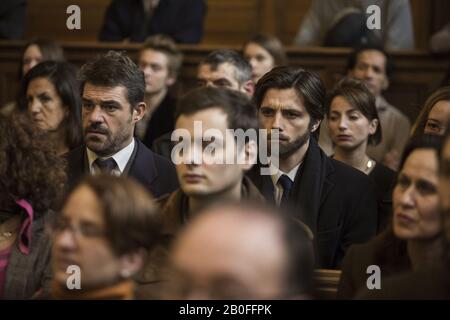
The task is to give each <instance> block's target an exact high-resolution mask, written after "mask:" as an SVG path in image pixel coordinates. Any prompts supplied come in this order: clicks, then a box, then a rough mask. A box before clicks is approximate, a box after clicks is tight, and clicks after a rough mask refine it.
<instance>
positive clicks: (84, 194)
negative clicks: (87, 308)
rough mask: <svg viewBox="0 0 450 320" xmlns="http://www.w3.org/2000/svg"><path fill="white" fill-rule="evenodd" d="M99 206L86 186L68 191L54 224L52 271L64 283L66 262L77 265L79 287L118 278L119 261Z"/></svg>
mask: <svg viewBox="0 0 450 320" xmlns="http://www.w3.org/2000/svg"><path fill="white" fill-rule="evenodd" d="M105 231H106V230H105V222H104V218H103V209H102V207H101V204H100V202H99V201H98V199H97V197H96V196H95V194H94V193H93V192H92V191H91V189H89V188H88V187H87V186H80V187H78V188H77V189H75V190H74V191H73V192H72V194H71V195H70V197H69V199H68V201H67V203H66V205H65V206H64V208H63V210H62V213H61V216H60V217H58V220H57V222H56V224H55V231H54V240H53V249H52V257H53V272H54V277H55V279H56V281H57V282H58V283H60V284H61V285H62V286H63V287H65V286H66V280H67V277H68V274H67V273H66V270H67V268H68V267H69V266H70V265H77V266H79V267H80V269H81V288H83V289H86V290H92V289H98V288H102V287H106V286H110V285H112V284H114V283H116V282H117V281H118V280H119V279H120V261H119V258H118V257H117V256H116V255H115V254H114V252H113V250H112V247H111V245H110V244H109V242H108V240H107V239H106V237H105Z"/></svg>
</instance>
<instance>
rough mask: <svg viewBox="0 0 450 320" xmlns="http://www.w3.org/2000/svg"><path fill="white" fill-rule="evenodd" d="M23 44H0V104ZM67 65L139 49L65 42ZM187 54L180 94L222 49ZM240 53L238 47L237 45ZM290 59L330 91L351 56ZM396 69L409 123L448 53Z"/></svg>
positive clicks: (8, 93) (405, 61) (392, 93)
mask: <svg viewBox="0 0 450 320" xmlns="http://www.w3.org/2000/svg"><path fill="white" fill-rule="evenodd" d="M22 46H23V43H21V42H0V105H3V104H4V103H5V102H7V101H10V100H11V99H13V98H14V95H15V93H16V92H17V85H18V84H17V69H18V66H19V61H20V57H21V52H22ZM63 47H64V50H65V53H66V56H67V58H68V60H69V61H71V62H73V63H75V64H76V65H79V66H80V65H81V64H83V63H84V62H85V61H87V60H89V59H91V58H92V57H94V56H96V55H98V54H101V53H106V52H107V51H108V50H109V49H116V50H126V51H127V52H128V53H129V54H130V55H131V56H132V57H135V56H136V53H137V50H138V48H139V45H136V44H120V43H100V44H99V43H77V42H66V43H63ZM180 47H181V49H182V51H183V53H184V57H185V60H184V63H183V68H182V72H181V75H180V79H179V87H180V89H181V90H187V89H188V88H191V87H192V86H193V85H194V84H195V80H194V78H195V74H196V68H197V65H198V63H199V61H200V60H201V59H203V58H204V57H205V56H206V55H207V54H208V53H209V52H211V51H212V50H215V49H217V48H223V47H224V46H210V45H201V46H186V45H185V46H180ZM233 48H235V49H239V47H238V46H235V47H233ZM286 51H287V54H288V58H289V61H290V63H291V64H292V65H294V66H300V67H303V68H306V69H308V70H311V71H314V72H317V73H318V74H319V75H320V77H321V78H322V79H323V81H324V82H325V85H326V86H327V88H328V89H330V88H331V87H332V86H333V85H334V83H336V81H337V80H338V79H339V78H341V77H342V76H343V74H344V72H345V70H344V69H345V64H346V60H347V57H348V54H349V53H350V50H349V49H343V48H293V47H287V48H286ZM393 56H394V59H395V61H396V65H397V69H396V71H395V73H394V75H393V76H392V78H391V86H390V88H389V90H388V91H387V92H386V97H387V98H388V100H389V101H390V102H391V103H392V104H394V105H395V106H397V107H398V108H399V109H400V110H402V111H403V112H404V113H405V114H406V115H408V117H409V118H410V119H411V120H414V119H415V117H416V116H417V114H418V112H419V110H420V107H421V105H422V103H423V102H424V101H425V99H426V97H427V96H428V94H429V93H430V92H432V91H433V90H434V89H436V87H437V86H438V84H439V83H440V81H441V80H442V77H443V76H444V73H445V71H446V69H447V65H448V62H449V61H450V56H449V55H439V56H434V55H431V54H429V53H427V52H425V51H401V52H396V53H394V54H393Z"/></svg>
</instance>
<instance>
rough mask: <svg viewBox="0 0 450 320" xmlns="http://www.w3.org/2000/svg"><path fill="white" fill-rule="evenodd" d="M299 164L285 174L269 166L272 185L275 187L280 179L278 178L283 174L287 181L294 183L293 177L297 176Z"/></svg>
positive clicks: (271, 165)
mask: <svg viewBox="0 0 450 320" xmlns="http://www.w3.org/2000/svg"><path fill="white" fill-rule="evenodd" d="M301 164H302V163H301V162H300V163H299V164H298V165H296V166H295V167H294V168H292V170H291V171H289V172H287V173H286V172H283V171H281V170H280V169H278V168H277V167H275V166H274V165H273V164H270V172H271V173H272V174H271V176H270V177H271V178H272V182H273V184H274V185H275V186H276V185H277V183H278V180H279V179H280V177H281V176H282V175H283V174H285V175H287V176H288V177H289V179H291V181H292V182H294V180H295V176H296V175H297V171H298V168H300V165H301Z"/></svg>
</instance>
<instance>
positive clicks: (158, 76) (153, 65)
mask: <svg viewBox="0 0 450 320" xmlns="http://www.w3.org/2000/svg"><path fill="white" fill-rule="evenodd" d="M168 64H169V61H168V59H167V56H166V55H165V54H164V53H162V52H158V51H155V50H152V49H145V50H143V51H141V53H140V56H139V63H138V65H139V68H140V69H141V70H142V71H143V72H144V76H145V92H146V93H149V94H152V93H153V94H154V93H158V92H161V91H162V90H166V89H167V87H168V86H170V85H172V84H173V83H174V79H173V78H172V77H170V76H169V67H168Z"/></svg>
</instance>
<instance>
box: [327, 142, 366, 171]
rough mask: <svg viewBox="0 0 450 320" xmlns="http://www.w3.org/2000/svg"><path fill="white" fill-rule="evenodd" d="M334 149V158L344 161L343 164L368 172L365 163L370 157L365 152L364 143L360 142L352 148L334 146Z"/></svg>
mask: <svg viewBox="0 0 450 320" xmlns="http://www.w3.org/2000/svg"><path fill="white" fill-rule="evenodd" d="M334 151H335V153H334V159H336V160H339V161H341V162H344V163H345V164H348V165H349V166H352V167H353V168H355V169H358V170H359V171H362V172H364V173H366V174H368V172H367V171H368V170H367V169H368V168H367V163H368V162H369V160H370V158H369V157H368V156H367V154H366V144H362V145H361V146H359V147H358V148H356V149H353V150H344V149H342V148H339V147H336V148H335V150H334Z"/></svg>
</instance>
